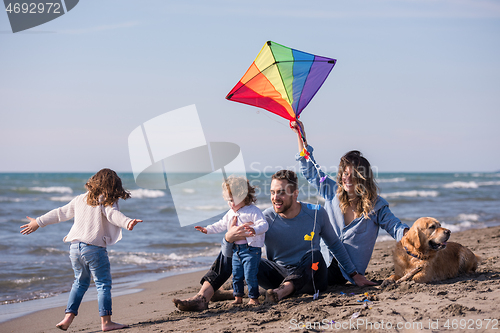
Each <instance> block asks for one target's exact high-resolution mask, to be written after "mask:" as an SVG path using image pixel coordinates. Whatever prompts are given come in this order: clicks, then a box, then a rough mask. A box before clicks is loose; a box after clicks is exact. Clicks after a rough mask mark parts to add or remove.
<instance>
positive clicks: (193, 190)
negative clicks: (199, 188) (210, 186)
mask: <svg viewBox="0 0 500 333" xmlns="http://www.w3.org/2000/svg"><path fill="white" fill-rule="evenodd" d="M182 191H183V192H184V193H188V194H193V193H195V192H196V190H195V189H192V188H183V189H182Z"/></svg>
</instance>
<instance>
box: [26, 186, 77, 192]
mask: <svg viewBox="0 0 500 333" xmlns="http://www.w3.org/2000/svg"><path fill="white" fill-rule="evenodd" d="M29 189H30V190H31V191H36V192H44V193H54V192H56V193H73V190H72V189H71V187H67V186H50V187H38V186H37V187H30V188H29Z"/></svg>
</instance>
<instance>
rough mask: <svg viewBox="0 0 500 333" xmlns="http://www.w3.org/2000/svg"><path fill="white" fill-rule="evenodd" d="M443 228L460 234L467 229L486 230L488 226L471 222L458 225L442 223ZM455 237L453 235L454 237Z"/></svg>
mask: <svg viewBox="0 0 500 333" xmlns="http://www.w3.org/2000/svg"><path fill="white" fill-rule="evenodd" d="M441 226H442V227H443V228H446V229H448V230H450V231H451V232H452V233H453V232H459V231H464V230H467V229H481V228H485V227H486V226H485V225H484V224H482V223H477V222H470V221H464V222H460V223H456V224H451V223H445V222H443V223H441ZM452 237H453V235H452Z"/></svg>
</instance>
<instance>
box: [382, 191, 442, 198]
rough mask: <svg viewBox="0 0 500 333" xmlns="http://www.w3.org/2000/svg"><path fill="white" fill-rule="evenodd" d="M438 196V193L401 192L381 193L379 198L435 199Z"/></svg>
mask: <svg viewBox="0 0 500 333" xmlns="http://www.w3.org/2000/svg"><path fill="white" fill-rule="evenodd" d="M438 195H439V192H438V191H417V190H413V191H402V192H392V193H382V194H381V196H382V197H384V198H399V197H413V198H415V197H437V196H438Z"/></svg>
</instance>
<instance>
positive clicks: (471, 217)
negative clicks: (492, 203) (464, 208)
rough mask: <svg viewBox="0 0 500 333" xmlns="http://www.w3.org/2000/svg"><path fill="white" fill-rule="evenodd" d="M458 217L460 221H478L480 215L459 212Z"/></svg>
mask: <svg viewBox="0 0 500 333" xmlns="http://www.w3.org/2000/svg"><path fill="white" fill-rule="evenodd" d="M457 219H458V220H459V221H473V222H477V221H479V215H477V214H459V215H458V216H457Z"/></svg>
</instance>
